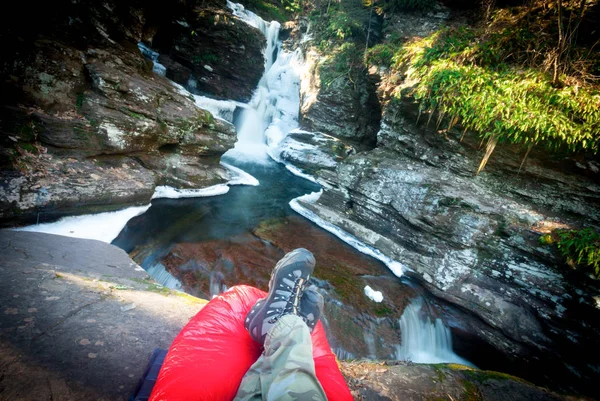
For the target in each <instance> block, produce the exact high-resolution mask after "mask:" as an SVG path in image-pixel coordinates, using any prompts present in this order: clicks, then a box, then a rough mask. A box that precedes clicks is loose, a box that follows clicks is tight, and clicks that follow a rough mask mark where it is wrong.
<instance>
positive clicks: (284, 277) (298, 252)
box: [244, 248, 315, 344]
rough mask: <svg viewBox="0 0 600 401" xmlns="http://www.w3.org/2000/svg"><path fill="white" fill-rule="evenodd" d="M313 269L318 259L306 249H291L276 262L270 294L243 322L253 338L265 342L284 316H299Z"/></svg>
mask: <svg viewBox="0 0 600 401" xmlns="http://www.w3.org/2000/svg"><path fill="white" fill-rule="evenodd" d="M314 268H315V258H314V256H313V254H312V253H310V252H309V251H307V250H306V249H304V248H299V249H295V250H293V251H291V252H289V253H288V254H286V255H285V256H284V257H283V258H282V259H281V260H280V261H279V262H277V265H276V266H275V268H274V269H273V272H272V273H271V280H270V281H269V295H267V298H265V299H264V300H260V301H258V302H256V304H255V305H254V306H253V307H252V309H250V312H249V313H248V315H247V316H246V321H245V322H244V327H245V328H246V330H248V332H249V333H250V336H251V337H252V338H253V339H254V341H257V342H259V343H261V344H264V342H265V337H266V336H267V333H268V332H269V330H270V329H271V327H273V326H274V325H275V323H276V322H277V320H279V318H280V317H281V316H284V315H290V314H292V315H300V302H301V300H302V295H303V293H304V289H305V288H306V285H307V283H308V279H309V277H310V275H311V273H312V272H313V270H314Z"/></svg>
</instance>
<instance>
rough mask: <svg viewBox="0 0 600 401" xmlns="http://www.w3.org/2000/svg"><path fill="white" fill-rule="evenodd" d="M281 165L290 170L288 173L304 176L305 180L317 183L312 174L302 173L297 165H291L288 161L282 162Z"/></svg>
mask: <svg viewBox="0 0 600 401" xmlns="http://www.w3.org/2000/svg"><path fill="white" fill-rule="evenodd" d="M283 165H284V166H285V168H286V169H288V170H289V171H290V173H292V174H294V175H295V176H298V177H300V178H304V179H305V180H309V181H312V182H314V183H315V184H318V182H317V179H316V178H315V177H313V176H312V175H308V174H306V173H303V172H302V170H300V169H299V168H298V167H296V166H293V165H291V164H289V163H283ZM317 199H318V198H317Z"/></svg>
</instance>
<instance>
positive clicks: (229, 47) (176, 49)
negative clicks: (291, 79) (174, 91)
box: [152, 8, 265, 102]
mask: <svg viewBox="0 0 600 401" xmlns="http://www.w3.org/2000/svg"><path fill="white" fill-rule="evenodd" d="M165 28H166V29H163V30H161V31H158V32H157V34H156V35H155V36H154V38H153V40H152V44H153V46H154V47H155V48H156V49H157V50H158V51H159V52H160V53H161V55H160V57H159V61H160V63H161V64H163V65H164V66H165V67H166V68H167V70H166V75H167V77H168V78H170V79H172V80H173V81H175V82H177V83H179V84H181V85H184V86H186V88H188V89H189V90H190V91H192V92H193V93H197V94H202V95H209V96H211V97H214V98H217V99H226V100H230V99H231V100H237V101H240V102H249V101H250V99H251V98H252V94H253V93H254V90H255V89H256V86H257V85H258V81H259V80H260V77H261V76H262V74H263V72H264V57H263V49H264V47H265V37H264V35H262V33H261V32H260V31H259V30H258V29H256V28H253V27H251V26H249V25H247V24H246V23H244V22H242V21H240V20H239V19H237V18H235V17H234V16H233V15H232V14H231V12H229V11H227V10H223V9H211V8H208V9H204V10H202V11H196V12H194V13H189V14H188V15H186V17H185V18H183V19H180V20H176V21H172V23H171V25H170V26H168V27H165Z"/></svg>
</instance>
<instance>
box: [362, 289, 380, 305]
mask: <svg viewBox="0 0 600 401" xmlns="http://www.w3.org/2000/svg"><path fill="white" fill-rule="evenodd" d="M365 295H366V296H367V297H369V298H370V299H371V300H373V301H375V302H378V303H379V302H381V301H383V294H382V293H381V291H375V290H374V289H372V288H371V287H370V286H366V287H365Z"/></svg>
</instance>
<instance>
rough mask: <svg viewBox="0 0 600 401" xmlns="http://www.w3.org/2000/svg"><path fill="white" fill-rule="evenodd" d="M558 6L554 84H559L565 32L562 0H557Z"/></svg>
mask: <svg viewBox="0 0 600 401" xmlns="http://www.w3.org/2000/svg"><path fill="white" fill-rule="evenodd" d="M556 6H557V10H558V44H557V46H556V54H555V56H554V74H553V78H552V84H553V85H554V86H556V85H558V76H559V66H560V59H561V55H562V53H563V50H564V32H563V21H562V0H556Z"/></svg>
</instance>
